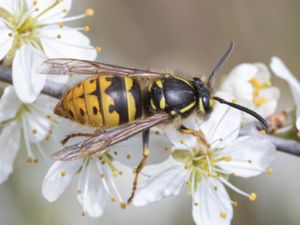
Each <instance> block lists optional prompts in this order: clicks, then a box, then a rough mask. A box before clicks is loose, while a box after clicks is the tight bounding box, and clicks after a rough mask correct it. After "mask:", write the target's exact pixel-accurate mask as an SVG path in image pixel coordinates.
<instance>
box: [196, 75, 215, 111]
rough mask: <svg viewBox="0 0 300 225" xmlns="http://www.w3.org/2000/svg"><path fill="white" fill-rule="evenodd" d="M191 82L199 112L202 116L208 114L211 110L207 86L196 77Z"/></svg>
mask: <svg viewBox="0 0 300 225" xmlns="http://www.w3.org/2000/svg"><path fill="white" fill-rule="evenodd" d="M192 82H193V86H194V90H195V96H196V98H197V105H198V109H199V112H200V113H202V114H208V113H210V112H211V110H212V99H211V98H210V92H209V88H208V86H207V85H206V84H205V83H203V82H202V81H201V79H199V78H197V77H194V78H193V81H192Z"/></svg>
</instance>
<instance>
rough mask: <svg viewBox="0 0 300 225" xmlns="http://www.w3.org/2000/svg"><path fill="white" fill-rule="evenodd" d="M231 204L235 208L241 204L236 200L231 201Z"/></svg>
mask: <svg viewBox="0 0 300 225" xmlns="http://www.w3.org/2000/svg"><path fill="white" fill-rule="evenodd" d="M231 205H232V206H233V207H234V208H236V207H238V206H239V203H238V202H236V201H231Z"/></svg>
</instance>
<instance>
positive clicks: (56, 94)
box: [0, 65, 66, 99]
mask: <svg viewBox="0 0 300 225" xmlns="http://www.w3.org/2000/svg"><path fill="white" fill-rule="evenodd" d="M41 76H43V75H41ZM0 81H2V82H4V83H8V84H12V76H11V69H10V68H8V67H4V66H2V65H0ZM65 90H66V86H65V85H63V84H60V83H56V82H53V81H49V80H47V82H46V84H45V86H44V88H43V90H42V93H43V94H45V95H48V96H51V97H53V98H58V99H60V98H61V96H62V95H63V93H64V92H65Z"/></svg>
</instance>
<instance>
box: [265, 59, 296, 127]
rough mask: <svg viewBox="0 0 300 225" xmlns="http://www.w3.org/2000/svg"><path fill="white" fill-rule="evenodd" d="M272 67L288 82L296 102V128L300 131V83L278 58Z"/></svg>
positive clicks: (272, 62) (272, 60)
mask: <svg viewBox="0 0 300 225" xmlns="http://www.w3.org/2000/svg"><path fill="white" fill-rule="evenodd" d="M270 67H271V69H272V71H273V73H274V74H275V75H277V76H278V77H280V78H282V79H284V80H286V81H287V82H288V83H289V85H290V88H291V91H292V94H293V97H294V102H295V104H296V106H297V123H296V126H297V128H298V130H300V83H299V81H298V80H297V79H296V78H295V75H293V74H292V73H291V72H290V71H289V69H288V68H287V67H286V65H285V64H284V63H283V62H282V60H281V59H280V58H278V57H272V59H271V63H270Z"/></svg>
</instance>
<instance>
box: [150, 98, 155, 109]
mask: <svg viewBox="0 0 300 225" xmlns="http://www.w3.org/2000/svg"><path fill="white" fill-rule="evenodd" d="M150 106H151V108H152V109H154V110H156V106H155V104H154V102H153V99H152V98H151V99H150Z"/></svg>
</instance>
